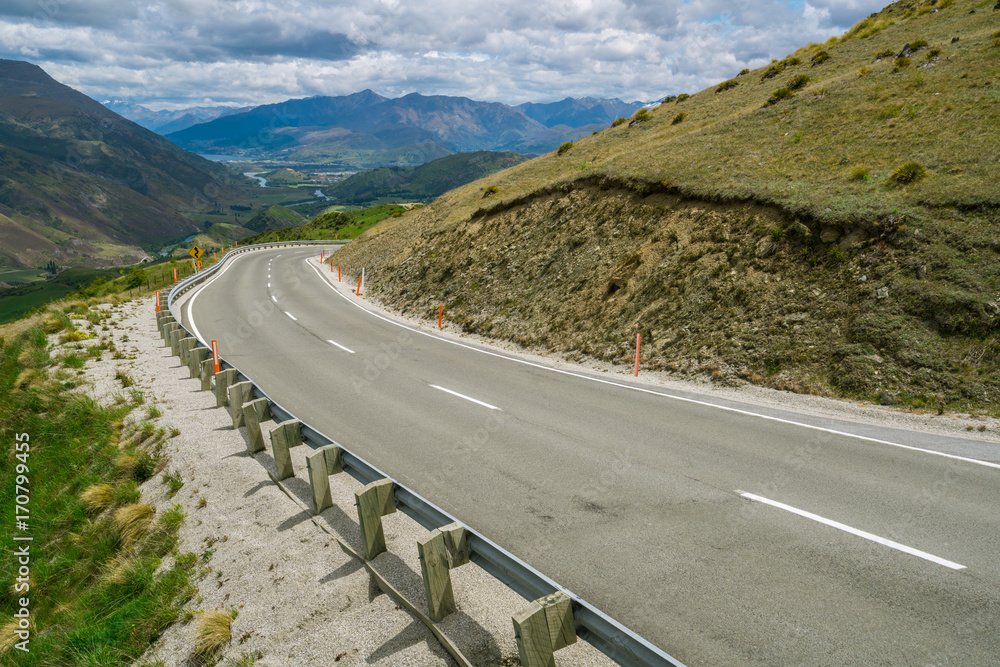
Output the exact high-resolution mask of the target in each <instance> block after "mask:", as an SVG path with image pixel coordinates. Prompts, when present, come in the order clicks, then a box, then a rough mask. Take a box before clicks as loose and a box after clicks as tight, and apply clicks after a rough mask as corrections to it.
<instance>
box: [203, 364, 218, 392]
mask: <svg viewBox="0 0 1000 667" xmlns="http://www.w3.org/2000/svg"><path fill="white" fill-rule="evenodd" d="M213 375H215V360H214V359H203V360H202V362H201V390H202V391H208V390H210V389H211V388H212V376H213Z"/></svg>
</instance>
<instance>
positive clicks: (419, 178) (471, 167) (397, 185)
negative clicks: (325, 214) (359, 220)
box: [325, 151, 527, 205]
mask: <svg viewBox="0 0 1000 667" xmlns="http://www.w3.org/2000/svg"><path fill="white" fill-rule="evenodd" d="M526 159H527V157H525V156H524V155H521V154H520V153H510V152H506V153H497V152H492V151H476V152H474V153H457V154H455V155H449V156H447V157H443V158H439V159H437V160H433V161H431V162H428V163H427V164H423V165H420V166H419V167H383V168H381V169H371V170H368V171H363V172H360V173H358V174H355V175H353V176H351V177H349V178H346V179H344V180H343V181H341V182H340V183H337V184H336V185H334V186H332V187H329V188H326V190H325V192H326V194H327V195H328V196H330V197H333V198H334V199H336V200H337V201H338V202H341V203H344V204H356V205H370V204H372V203H375V202H385V201H386V200H388V201H391V202H428V201H431V200H432V199H434V198H435V197H438V196H440V195H442V194H444V193H445V192H447V191H448V190H452V189H454V188H457V187H458V186H460V185H465V184H466V183H469V182H471V181H474V180H477V179H479V178H482V177H484V176H488V175H489V174H493V173H495V172H498V171H500V170H502V169H506V168H508V167H513V166H514V165H517V164H520V163H521V162H524V161H525V160H526Z"/></svg>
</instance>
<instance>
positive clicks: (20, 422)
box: [0, 301, 196, 667]
mask: <svg viewBox="0 0 1000 667" xmlns="http://www.w3.org/2000/svg"><path fill="white" fill-rule="evenodd" d="M95 303H96V301H95V302H84V301H77V302H73V303H68V304H67V303H63V304H60V305H59V306H53V307H51V308H50V309H49V310H48V311H47V312H46V313H44V315H40V316H36V317H34V318H33V319H32V320H31V321H26V322H23V323H22V324H23V326H22V327H20V329H21V332H20V333H12V331H13V330H12V329H11V327H10V326H8V327H6V328H5V330H4V336H3V337H0V423H2V425H3V433H4V437H5V439H6V440H7V442H8V445H7V446H6V447H4V448H3V452H2V454H0V456H2V457H3V464H2V466H0V510H2V511H4V512H5V513H6V516H8V517H9V520H8V521H6V522H4V525H3V527H2V528H0V537H2V539H3V541H4V543H6V544H8V545H12V546H11V547H10V551H9V555H8V557H7V558H4V559H2V560H0V613H2V614H3V616H4V620H3V622H2V623H0V663H2V664H4V665H19V666H20V665H23V666H25V667H27V666H29V665H109V666H110V665H129V664H133V663H134V662H135V661H136V660H137V659H138V658H139V657H140V656H141V655H142V653H143V652H144V651H145V650H146V649H147V648H148V647H149V645H150V644H151V643H152V642H153V641H154V640H155V639H156V638H157V637H158V636H159V635H160V633H161V632H162V631H163V630H164V629H165V628H166V627H168V626H169V625H171V624H172V623H173V622H174V621H176V620H177V619H178V618H179V617H180V614H181V607H182V606H183V605H184V604H185V602H186V601H187V600H188V599H190V597H191V596H192V595H193V588H192V587H191V585H190V579H191V575H192V572H193V570H194V569H195V564H196V556H195V555H194V554H181V553H180V552H179V551H178V550H177V548H176V545H177V531H178V528H179V526H180V524H181V523H182V522H183V520H184V514H183V512H181V511H180V508H179V506H174V507H163V508H161V509H160V511H157V509H156V508H154V507H151V506H149V505H147V504H145V503H144V502H142V498H141V494H140V488H139V485H140V484H142V483H143V482H145V481H147V480H149V479H151V478H152V477H154V475H156V474H158V473H159V472H160V471H161V470H162V468H163V466H164V465H165V464H166V461H165V453H164V451H163V449H164V442H165V441H166V440H167V439H169V438H170V437H172V436H173V435H176V431H168V430H167V428H165V427H158V426H157V425H156V424H155V423H154V420H155V419H156V418H157V417H158V416H159V415H158V413H157V411H156V410H155V406H152V405H150V404H147V403H146V398H145V396H144V395H143V394H142V392H140V391H137V390H136V389H135V387H131V384H132V382H133V380H132V378H131V377H130V376H129V375H128V374H127V373H124V372H119V373H118V376H117V378H118V380H119V381H120V383H121V393H120V394H118V395H117V397H116V400H115V401H114V403H113V404H112V405H108V406H103V405H99V404H98V403H97V402H95V401H94V400H93V399H91V398H90V397H88V396H86V395H85V394H82V393H78V392H76V391H73V389H74V388H75V387H76V386H77V384H78V380H79V377H78V369H81V368H82V367H83V366H84V365H85V364H86V362H87V360H88V359H100V358H102V357H104V358H109V357H110V358H115V359H119V358H123V357H124V354H123V353H122V352H121V351H120V350H118V349H117V348H115V346H114V343H113V340H111V339H109V338H100V337H99V332H100V331H101V330H104V329H107V319H108V317H113V316H114V312H113V311H112V310H110V309H97V308H91V306H92V305H94V304H95ZM11 326H13V325H11ZM77 326H79V329H78V328H77ZM47 334H48V335H47ZM52 334H58V335H59V341H60V342H61V343H62V344H59V342H56V341H54V340H52V339H50V337H49V335H52ZM80 372H82V371H80ZM130 413H131V415H130ZM136 413H139V414H136ZM141 415H144V417H145V418H143V416H141ZM17 507H20V508H21V509H17ZM15 517H17V518H18V519H21V520H22V521H23V522H24V523H23V524H21V525H19V524H18V523H17V522H15ZM26 536H27V537H31V538H32V539H31V540H30V541H15V540H16V539H17V538H18V537H22V538H23V537H26ZM15 549H17V550H24V549H27V553H28V556H27V557H26V558H24V557H20V556H19V557H15V556H14V555H13V554H14V551H15ZM21 553H22V554H23V553H24V552H23V551H21ZM22 566H24V567H25V569H26V570H28V573H27V575H25V574H23V573H22V571H21V569H20V568H21V567H22ZM161 566H162V567H161ZM22 600H26V601H27V607H26V609H27V610H28V612H27V614H28V617H27V618H26V619H25V624H26V625H27V626H28V628H27V632H26V633H24V634H21V635H20V636H18V635H17V634H15V631H17V630H22V627H21V625H20V623H19V620H20V619H18V618H16V617H15V615H16V614H18V613H20V610H21V609H24V608H25V607H24V602H22ZM25 639H27V640H28V641H27V642H26V643H22V642H24V640H25ZM18 644H20V646H18Z"/></svg>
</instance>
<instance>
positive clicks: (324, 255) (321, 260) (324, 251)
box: [319, 248, 326, 263]
mask: <svg viewBox="0 0 1000 667" xmlns="http://www.w3.org/2000/svg"><path fill="white" fill-rule="evenodd" d="M325 259H326V249H325V248H324V249H323V252H321V253H320V254H319V261H320V263H322V262H323V260H325Z"/></svg>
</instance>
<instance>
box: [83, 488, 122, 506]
mask: <svg viewBox="0 0 1000 667" xmlns="http://www.w3.org/2000/svg"><path fill="white" fill-rule="evenodd" d="M113 492H114V487H112V486H111V485H110V484H94V485H93V486H90V487H88V488H87V489H86V490H85V491H84V492H83V493H81V494H80V500H81V501H83V504H84V505H86V506H87V509H88V510H102V509H104V508H105V507H110V506H111V503H112V502H113Z"/></svg>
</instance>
